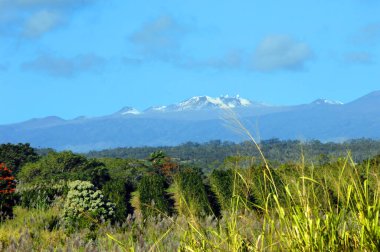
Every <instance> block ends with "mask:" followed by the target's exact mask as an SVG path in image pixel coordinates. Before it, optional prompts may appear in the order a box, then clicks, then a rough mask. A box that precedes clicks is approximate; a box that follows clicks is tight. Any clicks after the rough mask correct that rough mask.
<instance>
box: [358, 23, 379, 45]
mask: <svg viewBox="0 0 380 252" xmlns="http://www.w3.org/2000/svg"><path fill="white" fill-rule="evenodd" d="M351 41H352V42H353V43H355V44H360V45H370V46H372V45H376V44H378V43H380V23H372V24H368V25H366V26H364V27H362V28H361V29H359V30H358V31H357V32H356V33H355V34H354V35H353V36H352V37H351Z"/></svg>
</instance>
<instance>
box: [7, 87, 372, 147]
mask: <svg viewBox="0 0 380 252" xmlns="http://www.w3.org/2000/svg"><path fill="white" fill-rule="evenodd" d="M161 107H162V109H160V110H158V109H156V110H155V109H152V108H150V109H147V110H145V111H143V112H140V111H138V110H136V109H134V108H131V107H125V108H123V109H121V110H120V111H118V112H116V113H114V114H111V115H108V116H103V117H97V118H86V117H79V118H76V119H74V120H63V119H61V118H58V117H47V118H43V119H33V120H29V121H26V122H23V123H18V124H12V125H3V126H0V142H2V143H3V142H12V143H17V142H30V143H31V144H32V145H33V146H36V147H52V148H56V149H58V150H62V149H72V150H75V151H89V150H95V149H105V148H114V147H122V146H158V145H177V144H181V143H183V142H187V141H195V142H204V141H209V140H214V139H220V140H228V141H242V140H245V139H246V138H245V137H244V136H242V135H241V134H240V132H241V130H239V129H236V124H235V125H234V123H232V121H233V120H230V118H229V115H231V110H233V111H235V113H236V114H237V115H238V116H239V117H240V119H241V121H242V122H243V124H244V125H246V127H247V128H248V129H249V130H250V131H251V132H252V134H253V135H254V136H255V137H257V138H258V139H268V138H274V137H275V138H280V139H305V140H306V139H319V140H322V141H341V140H345V139H349V138H361V137H370V138H380V92H373V93H371V94H368V95H366V96H363V97H361V98H359V99H357V100H355V101H353V102H350V103H347V104H341V103H339V102H333V101H329V100H326V99H319V100H317V101H314V102H312V103H310V104H302V105H297V106H269V105H264V104H261V103H254V102H251V101H249V100H247V99H243V98H240V97H238V96H237V97H228V96H223V97H218V98H212V97H208V96H198V97H193V98H190V99H188V100H186V101H183V102H181V103H178V104H174V105H167V106H161Z"/></svg>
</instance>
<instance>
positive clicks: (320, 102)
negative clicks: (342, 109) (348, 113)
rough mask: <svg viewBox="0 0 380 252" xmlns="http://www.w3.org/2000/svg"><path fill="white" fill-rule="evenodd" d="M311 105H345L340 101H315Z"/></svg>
mask: <svg viewBox="0 0 380 252" xmlns="http://www.w3.org/2000/svg"><path fill="white" fill-rule="evenodd" d="M311 104H315V105H323V104H325V105H343V102H340V101H332V100H328V99H317V100H315V101H313V102H312V103H311Z"/></svg>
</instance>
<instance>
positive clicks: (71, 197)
mask: <svg viewBox="0 0 380 252" xmlns="http://www.w3.org/2000/svg"><path fill="white" fill-rule="evenodd" d="M260 148H261V149H262V150H263V151H262V154H261V153H260V152H259V151H258V150H259V149H258V148H257V147H255V145H254V144H251V143H248V142H245V143H241V144H233V143H223V142H220V141H212V142H209V143H205V144H195V143H187V144H184V145H181V146H178V147H162V148H148V147H146V148H121V149H114V150H106V151H101V152H91V153H88V154H87V155H82V154H76V153H72V152H70V151H63V152H55V151H53V150H36V149H33V148H32V147H31V146H30V145H29V144H16V145H14V144H2V145H0V164H1V165H0V182H1V183H0V212H1V220H0V251H3V250H4V251H31V250H35V251H41V250H53V251H55V250H65V251H66V250H68V251H175V250H177V251H284V250H285V251H292V250H294V251H300V250H301V251H342V250H343V251H346V250H349V251H351V250H357V251H373V250H379V249H380V243H379V241H380V228H379V227H380V223H379V222H380V219H379V216H380V198H379V197H380V180H379V178H378V175H379V174H380V173H379V172H380V155H378V153H379V150H380V142H378V141H372V140H368V139H361V140H353V141H348V142H345V143H343V144H336V143H325V144H323V143H320V142H318V141H312V142H307V143H300V142H298V141H279V140H276V139H273V140H268V141H264V142H261V144H260Z"/></svg>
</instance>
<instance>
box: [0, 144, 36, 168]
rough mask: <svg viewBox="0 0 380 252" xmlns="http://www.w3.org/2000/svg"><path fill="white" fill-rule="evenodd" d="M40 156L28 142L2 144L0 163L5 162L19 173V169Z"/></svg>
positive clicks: (0, 146) (0, 147)
mask: <svg viewBox="0 0 380 252" xmlns="http://www.w3.org/2000/svg"><path fill="white" fill-rule="evenodd" d="M38 158H39V156H38V154H37V153H36V152H35V150H34V149H33V148H32V147H30V145H29V144H28V143H26V144H22V143H19V144H10V143H8V144H1V145H0V163H5V164H6V165H7V166H8V167H10V168H11V169H12V170H13V173H14V174H17V172H18V171H19V169H20V168H21V167H22V166H23V165H25V164H26V163H28V162H35V161H37V160H38Z"/></svg>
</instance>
